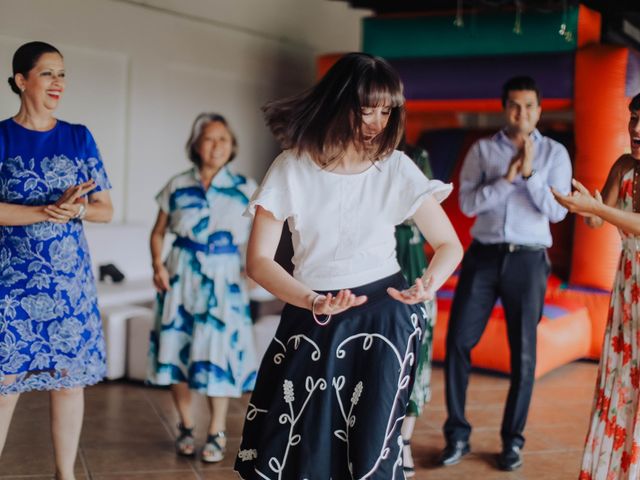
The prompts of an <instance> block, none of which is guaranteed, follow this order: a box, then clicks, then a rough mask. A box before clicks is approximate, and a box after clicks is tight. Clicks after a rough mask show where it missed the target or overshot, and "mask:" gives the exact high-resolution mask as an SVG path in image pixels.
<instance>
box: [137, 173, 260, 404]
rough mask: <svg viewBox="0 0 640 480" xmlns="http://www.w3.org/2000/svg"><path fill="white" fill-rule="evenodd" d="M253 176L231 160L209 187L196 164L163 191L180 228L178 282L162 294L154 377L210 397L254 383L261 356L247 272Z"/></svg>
mask: <svg viewBox="0 0 640 480" xmlns="http://www.w3.org/2000/svg"><path fill="white" fill-rule="evenodd" d="M255 189H256V184H255V182H254V181H253V180H251V179H247V178H245V177H243V176H241V175H237V174H234V173H233V172H232V171H231V170H229V169H228V168H227V167H224V168H222V169H221V170H220V171H219V172H218V174H217V175H216V176H215V177H214V178H213V181H212V182H211V185H210V187H209V189H208V190H206V191H205V190H204V188H203V187H202V184H201V181H200V175H199V172H198V170H197V169H195V168H193V169H190V170H187V171H186V172H183V173H181V174H178V175H176V176H175V177H173V178H172V179H171V180H170V181H169V182H168V183H167V185H166V186H165V187H164V188H163V189H162V191H161V192H160V193H159V194H158V196H157V197H156V199H157V201H158V205H159V207H160V209H161V210H162V211H163V212H165V213H166V214H167V215H168V216H169V226H168V229H169V231H170V232H171V233H173V234H175V235H176V240H175V242H174V243H173V248H171V251H170V252H169V256H168V257H167V259H166V262H165V265H166V267H167V270H168V271H169V275H170V281H169V282H170V285H171V289H170V290H169V291H167V292H165V293H162V294H159V295H158V301H157V304H156V305H157V311H156V326H155V330H154V331H153V332H152V334H151V347H150V352H149V356H150V361H149V373H148V376H147V378H148V381H149V383H152V384H154V385H172V384H175V383H179V382H187V383H188V385H189V387H190V388H191V389H193V390H195V391H197V392H199V393H202V394H203V395H207V396H210V397H239V396H240V395H242V393H243V392H247V391H250V390H252V389H253V386H254V383H255V377H256V358H255V347H254V342H253V330H252V322H251V317H250V315H249V299H248V295H247V292H246V288H245V285H244V280H243V278H242V276H241V271H242V265H241V253H240V247H242V246H243V245H244V244H245V243H246V242H247V240H248V236H249V230H250V226H251V220H250V219H249V218H247V217H243V212H244V210H245V208H246V207H247V205H248V203H249V197H251V195H252V194H253V192H254V190H255Z"/></svg>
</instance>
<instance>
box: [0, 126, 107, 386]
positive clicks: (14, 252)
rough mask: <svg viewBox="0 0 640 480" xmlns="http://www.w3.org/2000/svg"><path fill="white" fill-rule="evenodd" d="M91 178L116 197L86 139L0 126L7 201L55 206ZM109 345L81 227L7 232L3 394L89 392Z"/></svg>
mask: <svg viewBox="0 0 640 480" xmlns="http://www.w3.org/2000/svg"><path fill="white" fill-rule="evenodd" d="M90 178H93V179H94V180H95V181H96V183H97V188H96V189H95V190H94V191H100V190H104V189H109V188H111V184H110V183H109V179H108V178H107V175H106V173H105V170H104V167H103V164H102V160H101V158H100V154H99V152H98V149H97V147H96V144H95V141H94V139H93V137H92V136H91V133H90V132H89V130H88V129H87V128H86V127H85V126H83V125H72V124H69V123H67V122H63V121H61V120H58V121H57V123H56V125H55V127H54V128H53V129H51V130H48V131H46V132H38V131H33V130H28V129H26V128H23V127H22V126H20V125H18V124H17V123H16V122H14V121H13V120H12V119H7V120H4V121H2V122H0V202H3V203H11V204H19V205H48V204H51V203H54V202H55V201H56V200H57V199H58V198H59V197H60V195H62V193H63V192H64V191H65V190H66V189H67V188H68V187H70V186H72V185H76V184H78V183H81V182H84V181H86V180H88V179H90ZM105 372H106V365H105V355H104V340H103V336H102V326H101V323H100V314H99V312H98V305H97V299H96V287H95V281H94V278H93V273H92V271H91V259H90V257H89V250H88V247H87V242H86V239H85V237H84V232H83V228H82V221H80V220H72V221H70V222H68V223H66V224H55V223H52V222H40V223H35V224H32V225H26V226H0V394H9V393H20V392H26V391H30V390H54V389H62V388H72V387H79V386H86V385H92V384H94V383H97V382H99V381H100V380H101V379H102V378H103V377H104V375H105Z"/></svg>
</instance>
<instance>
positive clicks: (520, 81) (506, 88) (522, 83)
mask: <svg viewBox="0 0 640 480" xmlns="http://www.w3.org/2000/svg"><path fill="white" fill-rule="evenodd" d="M521 90H530V91H532V92H536V97H537V98H538V105H540V102H542V93H541V92H540V89H539V88H538V85H536V81H535V80H534V79H533V78H531V77H529V76H527V75H520V76H517V77H512V78H510V79H509V80H507V81H506V82H505V83H504V85H503V86H502V106H503V107H506V106H507V100H509V92H513V91H521Z"/></svg>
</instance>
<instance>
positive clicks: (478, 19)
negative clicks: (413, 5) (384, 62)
mask: <svg viewBox="0 0 640 480" xmlns="http://www.w3.org/2000/svg"><path fill="white" fill-rule="evenodd" d="M463 20H464V25H463V26H461V27H458V26H456V25H455V24H454V21H455V15H453V14H451V15H432V16H417V17H369V18H365V19H363V29H362V32H363V42H362V43H363V46H362V49H363V51H365V52H367V53H370V54H373V55H377V56H380V57H384V58H411V57H413V58H415V57H452V56H474V55H495V54H498V55H500V54H518V53H547V52H567V51H573V50H575V49H576V45H577V42H576V40H577V38H576V37H577V36H578V8H577V7H571V8H569V9H567V11H566V13H563V12H562V11H560V12H548V13H542V12H535V11H527V10H525V11H524V12H523V13H522V15H521V17H520V30H519V33H516V32H515V31H514V30H517V26H516V13H515V12H500V13H493V14H477V15H470V14H467V15H465V16H464V17H463ZM563 24H564V25H566V27H565V28H564V34H561V33H560V31H561V26H562V25H563Z"/></svg>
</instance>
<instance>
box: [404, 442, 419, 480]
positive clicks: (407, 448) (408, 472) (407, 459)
mask: <svg viewBox="0 0 640 480" xmlns="http://www.w3.org/2000/svg"><path fill="white" fill-rule="evenodd" d="M402 444H403V448H402V470H403V471H404V476H405V477H406V478H413V477H415V476H416V469H415V465H414V463H413V455H411V441H410V440H405V439H402Z"/></svg>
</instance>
